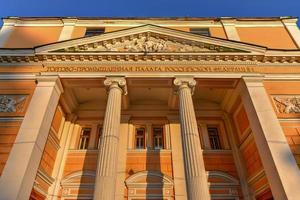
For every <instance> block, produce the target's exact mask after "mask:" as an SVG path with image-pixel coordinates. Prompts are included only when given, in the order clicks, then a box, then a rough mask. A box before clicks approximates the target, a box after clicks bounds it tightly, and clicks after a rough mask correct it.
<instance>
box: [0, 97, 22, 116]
mask: <svg viewBox="0 0 300 200" xmlns="http://www.w3.org/2000/svg"><path fill="white" fill-rule="evenodd" d="M26 97H27V95H15V94H1V95H0V113H21V112H23V111H24V108H25V100H26Z"/></svg>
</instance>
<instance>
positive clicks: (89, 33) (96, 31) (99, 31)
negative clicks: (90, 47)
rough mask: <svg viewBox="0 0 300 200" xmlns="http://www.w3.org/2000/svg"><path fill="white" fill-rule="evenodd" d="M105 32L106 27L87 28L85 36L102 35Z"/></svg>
mask: <svg viewBox="0 0 300 200" xmlns="http://www.w3.org/2000/svg"><path fill="white" fill-rule="evenodd" d="M104 32H105V29H104V28H87V29H86V31H85V35H84V36H85V37H90V36H95V35H101V34H103V33H104Z"/></svg>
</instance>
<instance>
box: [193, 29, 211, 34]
mask: <svg viewBox="0 0 300 200" xmlns="http://www.w3.org/2000/svg"><path fill="white" fill-rule="evenodd" d="M190 32H191V33H194V34H198V35H204V36H210V32H209V29H208V28H190Z"/></svg>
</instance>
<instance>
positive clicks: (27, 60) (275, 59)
mask: <svg viewBox="0 0 300 200" xmlns="http://www.w3.org/2000/svg"><path fill="white" fill-rule="evenodd" d="M298 54H299V52H297V53H296V52H292V53H291V54H289V53H287V52H286V53H284V54H277V55H276V54H275V55H272V54H269V55H266V56H264V55H247V54H241V53H218V54H211V53H199V54H192V53H190V54H189V53H181V54H178V53H174V54H171V53H166V54H162V53H148V54H146V55H145V54H144V53H123V54H119V53H112V54H109V53H105V54H97V53H96V54H87V53H82V54H69V53H66V54H60V53H58V54H52V55H30V56H29V55H21V54H18V55H13V54H6V55H3V54H2V55H1V53H0V65H6V64H24V65H26V64H27V65H28V64H31V63H32V64H34V63H39V64H41V65H42V64H44V63H52V64H63V63H65V64H70V63H73V64H74V63H75V64H77V63H78V62H80V63H82V64H84V63H86V62H87V63H89V64H93V63H97V62H101V63H102V64H103V62H105V61H106V62H110V63H113V62H122V63H126V62H140V61H146V62H147V63H157V62H165V61H170V62H173V63H176V62H189V63H190V62H191V61H193V62H197V61H198V62H209V61H211V62H210V63H213V62H217V63H213V64H239V63H241V64H253V63H266V64H270V63H272V64H298V63H300V55H298ZM208 64H209V63H208Z"/></svg>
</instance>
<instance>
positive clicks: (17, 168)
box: [0, 76, 63, 200]
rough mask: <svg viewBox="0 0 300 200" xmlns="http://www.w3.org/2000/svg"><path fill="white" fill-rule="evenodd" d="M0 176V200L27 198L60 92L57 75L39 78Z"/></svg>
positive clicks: (60, 87) (21, 199) (61, 90)
mask: <svg viewBox="0 0 300 200" xmlns="http://www.w3.org/2000/svg"><path fill="white" fill-rule="evenodd" d="M37 80H38V84H37V86H36V88H35V91H34V93H33V96H32V99H31V102H30V104H29V106H28V109H27V112H26V114H25V117H24V119H23V122H22V124H21V127H20V129H19V132H18V135H17V138H16V140H15V143H14V145H13V148H12V150H11V152H10V154H9V157H8V160H7V162H6V165H5V167H4V170H3V173H2V176H1V179H0V191H1V195H0V199H3V200H16V199H18V200H23V199H24V200H25V199H26V200H27V199H29V196H30V193H31V190H32V187H33V183H34V181H35V177H36V173H37V170H38V167H39V164H40V160H41V157H42V153H43V150H44V147H45V144H46V140H47V137H48V133H49V130H50V126H51V122H52V119H53V117H54V113H55V109H56V107H57V105H58V100H59V97H60V94H61V93H62V92H63V89H62V86H61V84H60V81H59V78H58V77H57V76H53V77H39V78H38V79H37Z"/></svg>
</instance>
